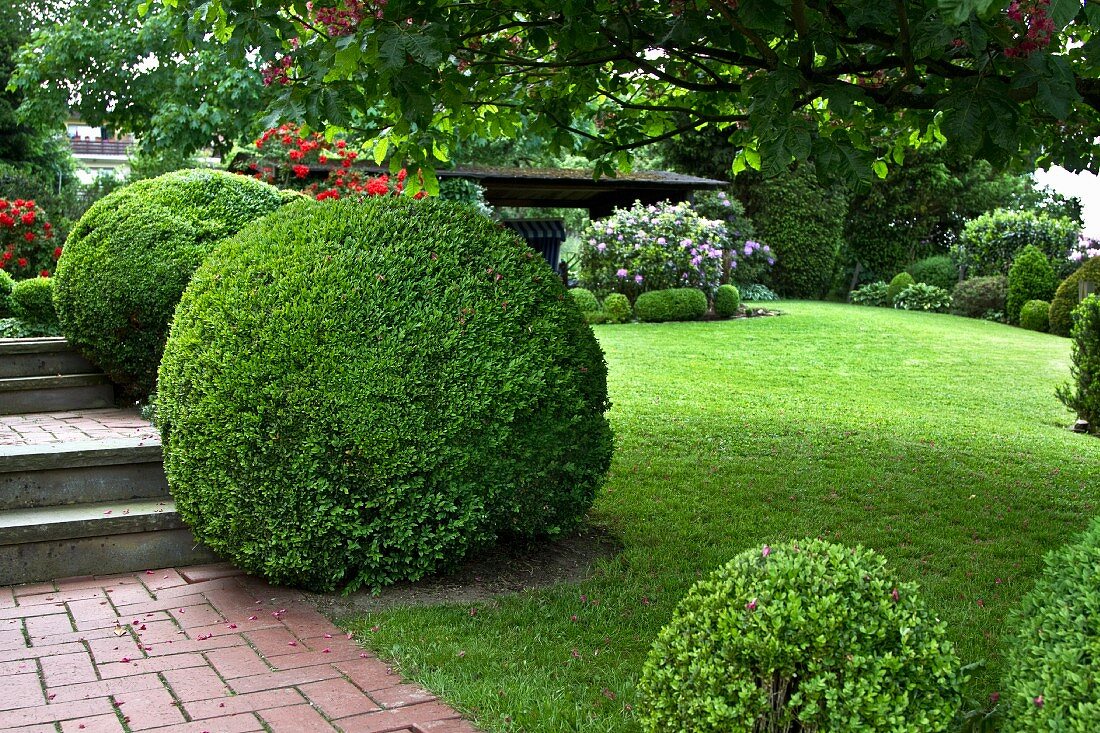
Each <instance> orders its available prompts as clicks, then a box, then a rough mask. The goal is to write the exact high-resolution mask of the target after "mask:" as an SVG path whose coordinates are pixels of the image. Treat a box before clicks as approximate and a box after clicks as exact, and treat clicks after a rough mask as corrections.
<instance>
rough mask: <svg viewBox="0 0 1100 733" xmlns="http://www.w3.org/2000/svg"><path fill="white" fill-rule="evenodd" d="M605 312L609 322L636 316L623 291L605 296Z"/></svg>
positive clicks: (626, 319)
mask: <svg viewBox="0 0 1100 733" xmlns="http://www.w3.org/2000/svg"><path fill="white" fill-rule="evenodd" d="M719 290H721V288H719ZM603 312H604V315H605V316H606V317H607V322H608V323H626V322H627V321H629V320H630V319H631V318H632V317H633V316H634V309H633V308H631V307H630V300H629V299H628V298H627V297H626V296H625V295H623V294H622V293H611V294H610V295H608V296H607V297H606V298H604V299H603Z"/></svg>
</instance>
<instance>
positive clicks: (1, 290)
mask: <svg viewBox="0 0 1100 733" xmlns="http://www.w3.org/2000/svg"><path fill="white" fill-rule="evenodd" d="M13 287H15V281H14V280H12V279H11V275H10V274H8V271H7V270H0V318H7V317H9V316H10V315H11V291H12V288H13Z"/></svg>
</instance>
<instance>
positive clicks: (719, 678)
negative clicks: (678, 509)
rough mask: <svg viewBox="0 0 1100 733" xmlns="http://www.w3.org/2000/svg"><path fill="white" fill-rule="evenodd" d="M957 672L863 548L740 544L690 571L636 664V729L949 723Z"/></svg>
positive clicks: (939, 633) (929, 727)
mask: <svg viewBox="0 0 1100 733" xmlns="http://www.w3.org/2000/svg"><path fill="white" fill-rule="evenodd" d="M963 679H964V675H963V673H962V671H961V670H960V666H959V662H958V659H957V658H956V656H955V654H954V651H953V648H952V645H951V643H950V641H948V639H947V634H946V630H945V627H944V624H943V623H941V622H940V621H938V620H936V619H934V618H933V617H932V616H931V614H930V613H929V612H928V611H927V609H926V608H925V606H924V604H923V603H922V602H921V600H920V598H919V597H918V592H917V587H916V585H915V584H913V583H904V582H900V581H898V580H897V579H896V578H895V577H894V575H893V573H891V572H890V571H889V570H888V569H887V568H886V563H885V560H884V559H883V558H882V557H881V556H879V555H877V554H876V553H874V552H872V551H870V550H865V549H863V548H859V547H857V548H855V549H852V548H847V547H843V546H841V545H836V544H832V543H829V542H825V541H822V540H802V541H798V542H788V543H785V544H783V545H781V546H778V547H774V548H770V547H768V546H765V547H764V548H763V549H761V548H755V549H751V550H747V551H745V552H744V553H742V554H740V555H738V556H737V557H735V558H734V559H733V560H731V561H730V562H729V563H728V564H726V565H725V566H723V567H721V568H719V569H718V570H716V571H715V572H714V573H713V574H712V575H711V576H710V577H709V578H706V579H704V580H701V581H699V582H698V583H696V584H695V586H694V587H693V588H692V589H691V590H690V591H689V592H688V594H687V596H686V597H685V598H684V599H683V600H682V601H681V602H680V604H679V606H678V607H677V608H676V610H675V611H674V612H673V616H672V620H671V621H670V622H669V624H668V625H667V626H665V628H664V629H662V630H661V632H660V634H659V635H658V637H657V640H656V642H655V643H654V645H653V648H652V649H651V651H650V653H649V657H648V659H647V660H646V663H645V666H644V667H643V670H642V678H641V682H640V685H639V687H640V694H641V697H642V700H643V705H642V711H643V712H642V714H641V720H642V727H643V729H644V730H646V731H653V732H656V731H661V732H666V731H667V732H672V731H676V732H683V733H688V732H689V731H690V733H731V732H733V731H745V733H751V732H752V731H883V732H885V731H891V732H892V733H894V732H897V731H913V732H914V733H916V732H918V731H919V732H920V733H925V732H927V733H932V732H933V731H935V732H937V733H938V732H940V731H945V730H947V729H948V727H949V725H950V723H951V721H952V718H953V716H954V714H955V712H956V709H957V708H958V706H959V700H960V687H961V685H962V682H963Z"/></svg>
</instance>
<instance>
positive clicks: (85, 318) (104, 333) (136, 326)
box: [56, 170, 284, 399]
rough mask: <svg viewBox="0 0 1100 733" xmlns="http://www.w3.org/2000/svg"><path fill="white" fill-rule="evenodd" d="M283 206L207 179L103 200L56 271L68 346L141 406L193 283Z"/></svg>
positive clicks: (188, 177)
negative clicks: (243, 232) (215, 257)
mask: <svg viewBox="0 0 1100 733" xmlns="http://www.w3.org/2000/svg"><path fill="white" fill-rule="evenodd" d="M283 203H284V198H283V195H282V194H281V193H280V192H279V190H278V189H276V188H274V187H272V186H268V185H267V184H264V183H260V182H259V181H255V180H252V179H251V178H246V177H245V176H237V175H233V174H230V173H222V172H219V171H211V170H192V171H179V172H177V173H169V174H167V175H164V176H160V177H159V178H153V179H149V180H144V181H138V182H137V183H134V184H131V185H129V186H126V187H125V188H122V189H119V190H117V191H115V192H114V193H112V194H110V195H108V196H106V197H104V198H102V199H100V200H99V201H97V202H96V203H95V204H94V205H93V206H92V207H91V208H90V209H89V210H88V212H87V213H86V214H85V215H84V216H83V217H82V218H81V219H80V221H79V222H78V223H77V224H76V226H74V227H73V230H72V233H71V234H70V235H69V239H68V242H67V243H66V246H65V254H64V256H63V257H62V258H61V260H60V261H59V262H58V267H57V275H56V280H57V295H56V299H57V313H58V316H59V318H60V320H61V328H62V330H63V331H64V333H65V335H66V337H68V339H69V341H70V342H72V343H73V344H74V345H75V346H76V347H77V348H79V349H80V350H81V351H82V352H84V354H85V355H86V356H87V357H88V358H89V359H91V360H92V361H93V362H94V363H96V364H97V365H99V367H100V368H102V369H103V371H104V372H106V373H107V376H109V377H110V378H111V380H112V381H114V382H115V383H116V384H118V385H120V386H121V387H122V388H123V390H124V391H125V393H126V394H127V396H128V397H131V398H134V399H141V398H144V397H145V396H147V395H148V394H149V393H150V392H152V391H153V388H154V386H155V384H156V375H157V365H158V364H159V363H160V357H161V353H162V352H163V350H164V341H165V339H166V338H167V336H168V326H169V323H170V322H171V319H172V313H173V312H174V311H175V308H176V303H178V302H179V299H180V295H181V294H182V293H183V289H184V288H185V287H186V286H187V282H188V280H190V279H191V273H192V272H194V270H195V268H196V267H198V265H199V263H200V262H202V260H203V258H204V257H205V256H206V253H207V252H209V251H210V249H211V248H212V247H213V246H214V245H215V244H216V243H217V242H218V241H219V240H221V239H224V238H225V237H227V236H229V235H230V234H233V233H234V232H236V231H237V230H239V229H240V228H241V227H243V226H244V225H246V224H248V223H249V222H251V221H253V220H255V219H257V218H260V217H262V216H264V215H266V214H268V213H270V212H272V211H274V210H275V209H277V208H278V207H279V206H281V205H282V204H283Z"/></svg>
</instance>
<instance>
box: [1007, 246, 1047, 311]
mask: <svg viewBox="0 0 1100 733" xmlns="http://www.w3.org/2000/svg"><path fill="white" fill-rule="evenodd" d="M1057 286H1058V281H1057V279H1056V278H1055V276H1054V268H1053V267H1051V266H1050V260H1048V259H1047V256H1046V255H1045V254H1043V252H1042V250H1040V249H1039V248H1038V247H1036V246H1035V245H1032V244H1029V245H1028V246H1026V247H1024V248H1023V249H1022V250H1020V252H1019V254H1017V255H1016V259H1014V260H1013V261H1012V267H1011V268H1010V269H1009V271H1008V296H1007V298H1006V299H1005V315H1006V316H1008V322H1009V323H1019V322H1020V311H1021V310H1022V309H1023V307H1024V303H1026V302H1028V301H1029V300H1045V301H1047V302H1049V301H1050V299H1051V298H1052V297H1053V296H1054V290H1055V288H1056V287H1057Z"/></svg>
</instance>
